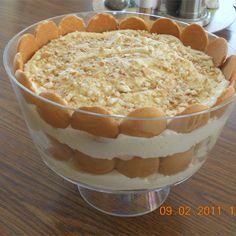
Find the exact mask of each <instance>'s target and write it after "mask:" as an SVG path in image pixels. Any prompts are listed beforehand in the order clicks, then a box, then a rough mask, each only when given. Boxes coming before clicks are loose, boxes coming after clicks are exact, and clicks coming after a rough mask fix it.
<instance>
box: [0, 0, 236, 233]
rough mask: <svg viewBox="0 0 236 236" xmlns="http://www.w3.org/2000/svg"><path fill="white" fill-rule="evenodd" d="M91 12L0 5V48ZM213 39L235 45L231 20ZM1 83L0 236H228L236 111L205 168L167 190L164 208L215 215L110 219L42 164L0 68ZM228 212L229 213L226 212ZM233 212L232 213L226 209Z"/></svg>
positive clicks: (47, 4) (235, 191)
mask: <svg viewBox="0 0 236 236" xmlns="http://www.w3.org/2000/svg"><path fill="white" fill-rule="evenodd" d="M86 10H91V1H87V0H86V1H80V0H65V1H59V0H47V1H41V0H34V1H32V0H17V1H16V0H15V1H14V0H1V3H0V26H1V27H0V47H1V50H2V51H3V49H4V46H5V44H6V43H7V41H8V40H9V39H10V38H11V37H12V36H13V35H14V34H15V33H16V32H18V31H20V30H22V29H23V28H24V27H26V26H28V25H31V24H32V23H34V22H37V21H39V20H42V19H45V18H48V17H51V16H54V15H60V14H65V13H70V12H76V11H86ZM219 35H221V36H223V37H225V38H227V39H228V40H229V42H230V43H231V44H232V45H233V46H234V47H235V48H236V23H235V24H233V25H232V26H231V27H229V28H228V29H226V30H224V31H223V32H220V33H219ZM0 73H1V79H0V91H1V92H0V235H1V236H7V235H17V236H18V235H32V236H35V235H52V236H55V235H200V234H201V235H213V234H214V235H215V234H217V233H218V234H221V235H235V233H236V178H235V176H236V175H235V173H236V145H235V141H236V110H234V112H233V114H232V115H231V117H230V119H229V121H228V123H227V125H226V127H225V128H224V130H223V132H222V134H221V137H220V139H219V141H218V143H217V145H216V147H215V148H214V150H213V151H212V152H211V154H210V156H209V159H208V161H207V163H206V164H205V165H204V167H203V168H202V169H201V170H200V171H199V172H198V173H197V174H196V175H195V176H194V177H192V178H191V179H190V180H188V181H187V182H185V183H184V184H181V185H180V186H178V187H175V188H173V189H172V192H171V194H170V196H169V198H168V199H167V201H166V203H165V205H166V206H171V207H172V208H173V209H178V207H185V208H186V207H190V208H191V209H193V210H196V209H198V208H199V207H201V206H208V207H221V215H220V216H219V215H217V214H215V215H210V216H193V215H192V216H180V215H176V216H162V215H160V213H159V210H156V211H154V212H153V213H151V214H148V215H145V216H143V217H137V218H127V219H124V218H116V217H111V216H108V215H104V214H102V213H100V212H98V211H96V210H94V209H92V208H91V207H90V206H88V205H87V204H86V203H85V202H84V201H83V200H82V199H81V197H80V195H79V193H78V191H77V187H76V186H75V185H72V184H70V183H68V182H66V181H65V180H63V179H62V178H60V177H58V176H57V175H56V174H54V173H53V172H52V171H51V170H49V169H48V168H47V167H46V166H45V164H44V163H43V162H42V161H41V159H40V157H39V154H38V152H37V151H36V149H35V147H34V145H33V143H32V141H31V138H30V136H29V133H28V131H27V128H26V125H25V122H24V120H23V118H22V115H21V112H20V109H19V106H18V104H17V101H16V98H15V94H14V93H13V90H12V87H11V85H10V82H9V80H8V78H7V76H6V74H5V72H4V69H3V67H1V72H0ZM230 206H231V207H234V213H235V216H232V215H231V214H230V209H229V207H230ZM231 210H232V209H231Z"/></svg>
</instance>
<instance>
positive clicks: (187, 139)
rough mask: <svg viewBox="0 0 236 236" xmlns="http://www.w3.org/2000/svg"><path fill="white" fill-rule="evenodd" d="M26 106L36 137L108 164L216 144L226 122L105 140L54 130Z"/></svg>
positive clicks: (217, 121) (73, 132)
mask: <svg viewBox="0 0 236 236" xmlns="http://www.w3.org/2000/svg"><path fill="white" fill-rule="evenodd" d="M26 106H27V107H25V112H26V115H27V117H28V120H29V121H30V127H31V128H32V129H33V130H36V131H34V133H35V134H37V135H39V136H41V134H43V133H45V134H47V135H50V136H51V137H53V138H55V139H56V140H58V141H59V142H60V143H63V144H66V145H68V146H69V147H70V148H72V149H73V150H78V151H80V152H82V153H84V154H86V155H88V156H90V157H93V158H98V159H109V160H111V159H113V158H115V157H118V158H119V159H122V160H129V159H131V158H132V157H134V156H138V157H141V158H152V157H157V158H159V157H165V156H169V155H172V154H176V153H181V152H185V151H187V150H189V149H190V148H191V147H192V146H194V145H196V144H198V143H200V142H201V141H203V140H205V139H207V138H210V139H213V140H215V137H217V136H218V133H219V128H220V127H223V126H224V124H225V122H226V120H227V117H225V116H223V117H221V118H220V119H210V120H209V121H208V123H207V124H206V125H204V126H203V127H200V128H198V129H195V130H193V131H192V132H190V133H186V134H182V133H177V132H175V131H172V130H169V129H167V130H165V131H164V132H163V133H162V134H160V135H158V136H155V137H152V138H141V137H132V136H128V135H123V134H120V135H119V136H118V137H117V138H116V139H108V138H101V137H96V136H93V135H90V134H88V133H86V132H83V131H80V130H75V129H72V128H71V127H68V128H65V129H59V128H53V127H52V126H50V125H48V124H47V123H46V122H45V121H44V120H42V119H41V118H40V116H39V115H38V113H37V111H36V109H35V107H34V106H33V105H26ZM37 130H38V131H37ZM42 139H44V137H42Z"/></svg>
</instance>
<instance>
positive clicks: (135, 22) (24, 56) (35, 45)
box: [15, 13, 229, 79]
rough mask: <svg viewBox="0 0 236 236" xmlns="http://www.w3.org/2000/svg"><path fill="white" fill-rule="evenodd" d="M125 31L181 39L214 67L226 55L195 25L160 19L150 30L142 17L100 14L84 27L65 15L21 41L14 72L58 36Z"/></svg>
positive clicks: (220, 45) (222, 44)
mask: <svg viewBox="0 0 236 236" xmlns="http://www.w3.org/2000/svg"><path fill="white" fill-rule="evenodd" d="M125 29H132V30H147V31H149V32H151V33H156V34H168V35H173V36H175V37H177V38H180V40H181V41H182V42H183V44H184V45H185V46H191V47H192V48H193V49H196V50H200V51H204V52H206V53H207V54H208V55H210V56H212V57H213V60H214V63H215V65H216V66H217V67H219V66H221V65H222V64H223V62H224V60H225V59H226V56H227V51H228V45H227V42H226V40H224V39H223V38H218V39H214V40H209V39H208V33H207V32H206V31H205V30H204V29H203V28H202V27H201V26H200V25H198V24H191V25H188V26H186V27H184V28H183V29H182V30H181V28H180V26H179V25H178V23H176V22H175V21H173V20H171V19H168V18H160V19H157V20H156V21H154V22H153V23H152V24H151V26H150V27H149V26H148V24H147V23H146V22H145V20H143V19H142V18H141V17H136V16H131V17H127V18H125V19H122V20H121V21H119V22H118V21H117V20H116V18H115V17H114V16H113V15H111V14H108V13H99V14H97V15H95V16H93V17H92V18H91V19H90V21H89V22H88V25H87V26H86V25H85V23H84V21H83V19H81V18H80V17H78V16H76V15H68V16H65V17H64V18H63V19H62V20H61V21H60V23H59V25H58V26H57V25H56V24H55V23H54V22H53V21H43V22H41V23H39V24H38V26H37V27H36V29H35V32H34V34H30V33H27V34H24V35H23V36H22V37H21V38H20V40H19V43H18V48H17V51H18V53H19V54H17V56H16V58H15V70H16V69H23V64H24V63H25V62H27V61H28V60H29V59H30V58H31V57H32V55H33V54H34V53H35V52H36V51H37V50H38V49H39V48H41V47H42V46H44V45H46V44H47V43H48V42H50V41H51V40H53V39H56V38H58V37H60V36H61V35H65V34H67V33H71V32H75V31H87V32H97V33H102V32H107V31H112V30H125ZM227 76H228V74H227V75H226V77H227ZM227 79H229V78H227Z"/></svg>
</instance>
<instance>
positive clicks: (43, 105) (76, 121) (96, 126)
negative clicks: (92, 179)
mask: <svg viewBox="0 0 236 236" xmlns="http://www.w3.org/2000/svg"><path fill="white" fill-rule="evenodd" d="M16 78H17V80H18V81H20V82H21V83H22V84H23V85H24V86H26V87H27V88H28V89H30V90H31V91H33V89H34V88H33V86H32V84H31V83H30V80H29V79H28V78H27V77H26V76H25V74H24V72H22V71H19V70H18V71H17V73H16ZM23 95H24V97H25V99H26V101H27V102H29V103H31V104H32V105H35V106H36V110H37V112H38V114H39V116H40V117H41V118H42V119H43V120H44V121H45V122H46V123H47V124H49V125H51V126H52V127H54V128H61V129H63V128H67V127H68V126H71V127H72V128H73V129H78V130H81V131H85V132H88V133H90V134H92V135H95V136H100V137H106V138H116V137H118V135H119V134H126V135H129V136H136V137H146V138H150V137H154V136H157V135H160V134H161V133H163V132H164V131H165V130H166V129H170V130H174V131H176V132H178V133H189V132H191V131H193V130H195V129H197V128H199V127H202V126H204V125H205V124H207V122H208V120H209V119H210V118H211V117H220V116H222V115H223V114H224V112H225V108H221V109H220V110H217V111H213V112H207V111H206V110H207V109H209V108H208V107H207V106H205V105H202V104H193V105H190V106H189V107H187V108H186V109H185V110H184V111H183V112H182V113H180V114H178V116H180V117H179V118H178V117H176V118H175V119H172V120H170V122H168V121H167V119H166V118H165V114H164V112H162V110H161V109H160V108H156V107H144V108H138V109H135V110H134V111H132V112H130V113H129V114H128V116H127V118H124V119H121V118H119V119H116V118H114V117H112V116H111V115H112V114H110V113H109V112H108V111H107V110H106V109H105V108H102V107H96V106H95V107H81V108H80V110H78V111H73V110H71V109H69V108H64V107H60V106H58V105H56V104H60V105H62V106H66V102H65V101H64V100H63V99H62V98H61V97H60V96H59V95H57V94H54V93H50V92H43V93H40V94H39V95H40V97H42V98H44V99H46V100H43V99H39V98H37V97H35V96H33V95H31V94H30V93H28V92H25V91H23ZM233 95H234V89H233V87H232V86H230V87H228V88H227V89H226V90H225V92H224V93H223V94H222V95H221V96H220V97H219V98H218V100H217V105H218V104H220V103H222V102H224V101H225V100H227V99H229V98H230V97H231V96H233ZM48 100H50V101H52V102H54V103H56V104H53V103H51V102H48ZM204 111H205V112H204ZM197 112H200V113H199V114H196V115H194V116H185V115H189V114H193V113H197ZM201 112H203V114H202V113H201Z"/></svg>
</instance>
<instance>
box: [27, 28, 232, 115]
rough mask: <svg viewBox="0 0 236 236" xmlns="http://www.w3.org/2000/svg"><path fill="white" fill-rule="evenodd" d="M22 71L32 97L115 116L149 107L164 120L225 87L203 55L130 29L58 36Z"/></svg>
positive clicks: (212, 97)
mask: <svg viewBox="0 0 236 236" xmlns="http://www.w3.org/2000/svg"><path fill="white" fill-rule="evenodd" d="M196 40H197V39H196ZM24 70H25V72H26V75H27V76H28V77H29V78H30V79H31V80H32V82H33V84H34V86H35V88H36V92H37V93H40V92H45V91H50V92H55V93H57V94H59V95H60V96H61V97H62V98H64V99H65V101H66V102H67V104H68V106H69V107H72V108H79V107H82V106H101V107H104V108H106V109H107V110H108V111H110V112H111V113H112V114H120V115H126V114H128V113H129V112H130V111H132V110H134V109H136V108H140V107H150V106H152V107H158V108H162V110H163V111H164V112H165V114H166V115H167V116H172V115H176V114H178V113H179V112H182V111H183V110H184V109H185V108H186V107H187V106H189V105H190V104H193V103H202V104H205V105H207V106H209V107H210V106H213V105H214V103H215V102H216V99H217V97H219V95H220V94H221V93H222V91H223V90H224V88H225V87H227V85H228V81H226V80H225V78H224V76H223V74H222V72H221V71H220V70H219V69H218V68H216V67H215V66H214V64H213V61H212V59H211V58H210V57H209V56H207V55H206V54H205V53H203V52H200V51H196V50H193V49H191V48H189V47H185V46H184V45H183V44H182V42H181V41H180V40H179V39H177V38H175V37H173V36H170V35H156V34H150V33H148V32H145V31H132V30H126V31H112V32H107V33H102V34H101V33H86V32H73V33H70V34H68V35H66V36H61V37H60V38H58V39H55V40H53V41H51V42H50V43H49V44H48V45H46V46H44V47H43V48H41V49H40V50H39V51H37V52H36V54H35V55H34V56H33V57H32V58H31V60H30V61H28V63H27V64H26V65H25V68H24Z"/></svg>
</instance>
